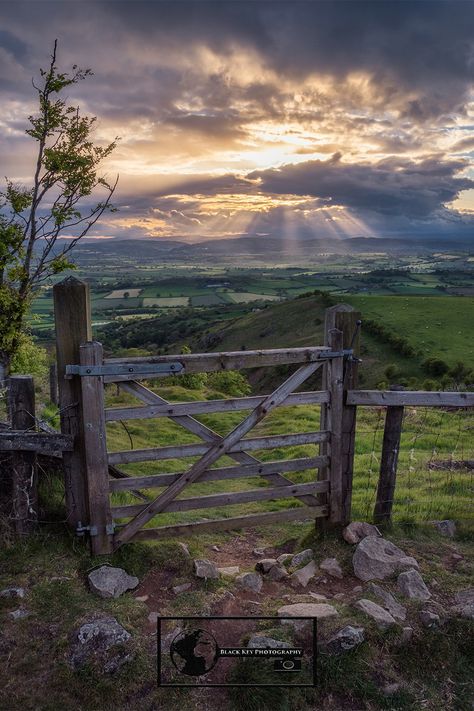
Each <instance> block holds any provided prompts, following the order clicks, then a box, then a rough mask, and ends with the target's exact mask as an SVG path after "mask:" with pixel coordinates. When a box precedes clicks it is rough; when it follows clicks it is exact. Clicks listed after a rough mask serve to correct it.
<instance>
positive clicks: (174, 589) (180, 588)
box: [171, 583, 191, 595]
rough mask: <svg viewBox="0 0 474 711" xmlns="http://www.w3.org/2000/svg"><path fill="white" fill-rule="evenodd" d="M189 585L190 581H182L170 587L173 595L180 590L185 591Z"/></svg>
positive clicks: (177, 593)
mask: <svg viewBox="0 0 474 711" xmlns="http://www.w3.org/2000/svg"><path fill="white" fill-rule="evenodd" d="M190 587H191V583H183V584H182V585H175V586H174V587H173V588H171V589H172V590H173V592H174V594H175V595H179V594H180V593H182V592H186V590H189V588H190Z"/></svg>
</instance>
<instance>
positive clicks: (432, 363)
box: [421, 358, 449, 378]
mask: <svg viewBox="0 0 474 711" xmlns="http://www.w3.org/2000/svg"><path fill="white" fill-rule="evenodd" d="M421 367H422V368H423V370H424V371H425V372H426V373H427V374H428V375H432V376H433V377H435V378H441V377H442V376H443V375H446V373H447V372H448V370H449V365H448V364H447V363H446V362H445V361H444V360H441V358H427V359H426V360H424V361H423V363H422V364H421Z"/></svg>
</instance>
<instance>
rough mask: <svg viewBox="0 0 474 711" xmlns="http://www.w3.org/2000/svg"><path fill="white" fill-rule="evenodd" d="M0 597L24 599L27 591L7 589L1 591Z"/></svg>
mask: <svg viewBox="0 0 474 711" xmlns="http://www.w3.org/2000/svg"><path fill="white" fill-rule="evenodd" d="M0 597H8V598H24V597H25V589H24V588H5V589H4V590H0Z"/></svg>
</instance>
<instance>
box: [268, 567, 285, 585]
mask: <svg viewBox="0 0 474 711" xmlns="http://www.w3.org/2000/svg"><path fill="white" fill-rule="evenodd" d="M288 577H289V576H288V571H287V570H286V568H284V567H283V566H282V565H274V566H273V568H270V570H269V571H268V573H267V578H268V579H269V580H273V581H276V582H278V581H279V580H284V579H285V578H288Z"/></svg>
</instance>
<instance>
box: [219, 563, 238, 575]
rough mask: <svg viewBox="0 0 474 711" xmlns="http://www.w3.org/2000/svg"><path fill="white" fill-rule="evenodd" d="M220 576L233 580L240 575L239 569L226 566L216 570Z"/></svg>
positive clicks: (236, 566) (235, 566) (234, 566)
mask: <svg viewBox="0 0 474 711" xmlns="http://www.w3.org/2000/svg"><path fill="white" fill-rule="evenodd" d="M217 570H218V571H219V574H220V575H224V576H225V577H227V578H234V577H235V576H236V575H238V574H239V573H240V568H239V566H238V565H228V566H227V567H226V568H217Z"/></svg>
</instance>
